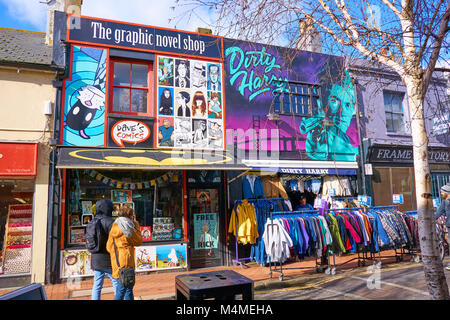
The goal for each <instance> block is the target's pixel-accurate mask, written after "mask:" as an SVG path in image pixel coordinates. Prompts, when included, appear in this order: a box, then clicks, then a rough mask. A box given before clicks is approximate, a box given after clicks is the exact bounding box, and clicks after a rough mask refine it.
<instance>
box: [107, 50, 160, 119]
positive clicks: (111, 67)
mask: <svg viewBox="0 0 450 320" xmlns="http://www.w3.org/2000/svg"><path fill="white" fill-rule="evenodd" d="M116 62H120V63H128V64H131V68H130V85H129V86H122V85H115V84H114V63H116ZM138 64H140V65H146V66H147V67H148V73H147V87H136V86H133V82H132V74H133V65H138ZM109 79H110V81H109V83H110V84H109V94H108V97H109V103H108V104H109V108H108V109H109V113H112V114H124V115H136V116H145V117H154V110H153V109H154V106H153V62H152V61H135V60H125V59H111V62H110V64H109ZM114 88H125V89H130V104H129V107H130V110H131V90H132V89H138V90H147V112H132V111H129V112H125V111H115V110H113V106H114V101H113V99H114Z"/></svg>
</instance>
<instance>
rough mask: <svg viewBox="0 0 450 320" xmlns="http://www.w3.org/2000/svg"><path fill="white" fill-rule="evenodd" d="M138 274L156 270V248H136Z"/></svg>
mask: <svg viewBox="0 0 450 320" xmlns="http://www.w3.org/2000/svg"><path fill="white" fill-rule="evenodd" d="M134 257H135V259H136V272H139V271H151V270H154V269H156V246H143V247H135V249H134Z"/></svg>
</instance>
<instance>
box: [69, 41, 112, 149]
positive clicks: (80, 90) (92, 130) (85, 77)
mask: <svg viewBox="0 0 450 320" xmlns="http://www.w3.org/2000/svg"><path fill="white" fill-rule="evenodd" d="M72 50H73V53H72V56H73V58H72V68H71V71H72V73H71V76H70V78H69V79H68V80H66V81H65V97H64V127H63V144H65V145H78V146H103V145H104V123H105V116H104V115H105V76H106V50H103V49H97V48H87V47H79V46H73V47H72Z"/></svg>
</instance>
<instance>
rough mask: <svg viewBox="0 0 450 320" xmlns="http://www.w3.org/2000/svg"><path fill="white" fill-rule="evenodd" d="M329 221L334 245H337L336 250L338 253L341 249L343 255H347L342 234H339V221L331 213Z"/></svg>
mask: <svg viewBox="0 0 450 320" xmlns="http://www.w3.org/2000/svg"><path fill="white" fill-rule="evenodd" d="M328 219H329V224H328V226H329V228H330V232H331V235H332V237H333V243H334V244H335V246H334V247H335V248H334V250H335V251H337V249H339V250H340V251H341V252H342V253H345V252H346V251H345V247H344V244H343V242H342V237H341V234H340V232H339V225H338V221H337V219H336V218H335V217H334V216H333V215H332V214H331V213H329V214H328Z"/></svg>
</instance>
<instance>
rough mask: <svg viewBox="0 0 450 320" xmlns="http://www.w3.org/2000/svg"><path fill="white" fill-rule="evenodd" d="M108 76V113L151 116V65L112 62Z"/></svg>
mask: <svg viewBox="0 0 450 320" xmlns="http://www.w3.org/2000/svg"><path fill="white" fill-rule="evenodd" d="M110 75H111V76H110V79H111V80H110V83H111V86H110V87H111V89H110V94H109V98H110V102H109V104H110V108H109V110H110V112H112V113H118V114H131V115H143V116H153V103H152V101H153V99H152V98H153V95H152V86H153V83H152V79H153V65H152V64H151V63H142V62H139V63H138V62H129V61H126V60H118V61H114V60H113V61H112V62H111V66H110Z"/></svg>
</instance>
